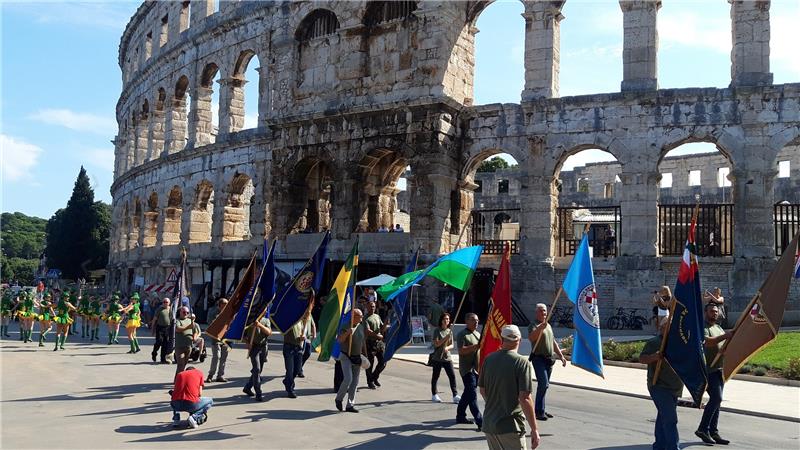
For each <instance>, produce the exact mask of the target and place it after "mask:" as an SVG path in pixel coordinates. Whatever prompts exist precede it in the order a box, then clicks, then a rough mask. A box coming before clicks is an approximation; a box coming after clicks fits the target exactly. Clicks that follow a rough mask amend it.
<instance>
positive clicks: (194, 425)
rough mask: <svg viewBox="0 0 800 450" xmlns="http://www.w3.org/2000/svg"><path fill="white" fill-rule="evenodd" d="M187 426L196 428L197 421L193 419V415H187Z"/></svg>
mask: <svg viewBox="0 0 800 450" xmlns="http://www.w3.org/2000/svg"><path fill="white" fill-rule="evenodd" d="M189 426H190V427H192V428H197V421H196V420H194V416H189Z"/></svg>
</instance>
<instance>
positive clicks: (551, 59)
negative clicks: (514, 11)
mask: <svg viewBox="0 0 800 450" xmlns="http://www.w3.org/2000/svg"><path fill="white" fill-rule="evenodd" d="M524 3H525V12H524V13H523V14H522V17H524V18H525V89H524V90H523V91H522V101H528V100H534V99H537V98H553V97H558V71H559V64H560V52H561V31H560V29H561V28H560V27H561V25H560V22H561V20H562V19H564V16H563V15H562V14H561V7H562V6H564V2H563V1H526V2H524Z"/></svg>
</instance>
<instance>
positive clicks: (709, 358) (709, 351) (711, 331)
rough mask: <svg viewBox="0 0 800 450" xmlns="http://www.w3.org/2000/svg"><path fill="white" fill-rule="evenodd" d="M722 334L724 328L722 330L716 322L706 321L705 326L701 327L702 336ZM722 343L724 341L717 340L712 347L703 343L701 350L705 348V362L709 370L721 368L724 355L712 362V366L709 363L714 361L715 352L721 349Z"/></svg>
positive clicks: (708, 336)
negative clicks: (709, 322)
mask: <svg viewBox="0 0 800 450" xmlns="http://www.w3.org/2000/svg"><path fill="white" fill-rule="evenodd" d="M723 334H725V330H723V329H722V327H721V326H719V325H717V324H714V325H709V324H708V323H706V326H705V328H703V336H704V337H706V338H710V337H717V336H722V335H723ZM724 343H725V341H719V342H718V343H717V345H716V346H714V347H706V346H705V345H704V346H703V350H705V354H706V364H707V367H708V371H709V372H713V371H715V370H720V369H722V360H723V359H725V357H724V356H720V357H719V359H718V360H717V362H716V363H714V365H713V366H712V365H711V363H712V362H713V361H714V358H716V357H717V353H719V351H720V350H722V345H723V344H724Z"/></svg>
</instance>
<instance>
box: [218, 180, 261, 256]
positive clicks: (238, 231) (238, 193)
mask: <svg viewBox="0 0 800 450" xmlns="http://www.w3.org/2000/svg"><path fill="white" fill-rule="evenodd" d="M254 192H255V191H254V189H253V181H252V180H251V179H250V177H248V176H247V175H244V174H241V173H239V174H236V176H234V177H233V180H232V181H231V184H230V186H228V199H227V202H226V203H225V211H224V213H223V218H222V220H223V222H222V240H223V241H246V240H248V239H250V202H251V201H252V198H253V195H254Z"/></svg>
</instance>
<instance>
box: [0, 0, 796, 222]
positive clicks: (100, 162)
mask: <svg viewBox="0 0 800 450" xmlns="http://www.w3.org/2000/svg"><path fill="white" fill-rule="evenodd" d="M0 1H2V4H1V5H0V14H2V18H1V19H0V20H1V21H2V23H1V24H0V25H1V27H2V60H1V61H0V64H1V65H0V67H2V80H1V81H0V89H1V91H0V102H2V103H1V104H0V114H2V116H1V117H0V126H1V127H2V129H0V145H2V151H3V154H2V206H1V207H0V209H2V211H21V212H24V213H26V214H30V215H36V216H39V217H44V218H49V217H50V216H51V215H52V214H53V212H55V210H56V209H58V208H60V207H63V206H64V205H66V202H67V200H68V199H69V195H70V193H71V191H72V185H73V183H74V181H75V177H76V176H77V173H78V170H79V168H80V166H81V164H83V165H84V166H85V167H86V169H87V171H88V173H89V176H90V178H91V180H92V184H93V185H94V187H95V196H96V198H97V199H100V200H104V201H107V202H110V201H111V196H110V194H109V187H110V185H111V181H112V176H113V157H114V153H113V145H112V144H111V143H110V140H111V139H113V137H114V135H115V134H116V122H115V118H114V114H115V106H116V102H117V99H118V97H119V92H120V89H121V78H120V70H119V66H118V65H117V50H118V45H119V38H120V36H121V34H122V31H123V29H124V27H125V24H126V23H127V21H128V19H129V18H130V16H131V14H132V13H133V12H134V11H135V10H136V8H137V7H138V5H139V3H138V2H125V1H114V2H89V3H65V2H54V1H51V2H42V3H34V2H30V1H25V2H21V1H20V2H14V1H5V0H0ZM663 3H664V6H663V7H662V8H661V11H660V13H659V35H660V52H659V84H660V86H661V87H662V88H672V87H710V86H716V87H725V86H727V85H728V83H729V79H730V46H731V44H730V18H729V11H730V10H729V8H730V5H729V4H728V3H727V1H725V0H693V1H691V2H690V1H681V0H667V1H664V2H663ZM521 12H522V5H521V3H519V2H518V1H517V0H511V1H500V2H497V3H495V4H493V5H491V6H490V7H489V8H487V9H486V11H484V12H483V14H482V15H481V16H480V18H479V20H478V28H479V29H480V30H481V31H480V33H479V34H478V37H477V43H476V45H477V50H476V51H477V55H476V65H477V67H476V86H475V99H476V103H477V104H483V103H495V102H518V101H519V95H520V91H521V90H522V86H523V73H524V69H523V50H524V22H523V20H522V18H521V16H520V13H521ZM563 13H564V16H566V18H565V19H564V20H563V21H562V22H561V95H562V96H568V95H578V94H591V93H598V92H616V91H618V90H619V83H620V81H621V79H622V56H621V54H622V12H621V10H620V7H619V3H618V1H616V0H613V1H610V0H592V1H589V0H568V1H567V3H566V5H565V6H564V10H563ZM771 15H772V45H771V54H772V59H771V70H772V72H773V73H774V77H775V83H787V82H800V58H798V57H797V56H796V51H797V50H796V47H795V48H792V45H795V46H796V43H797V42H800V27H798V26H797V24H800V2H798V1H797V0H773V2H772V8H771ZM793 52H795V53H794V56H793ZM256 66H257V63H254V62H251V64H250V68H249V69H250V71H249V72H248V79H251V78H252V75H253V73H254V72H253V70H254V68H255V67H256ZM256 84H257V83H248V84H247V85H246V89H247V92H246V98H254V97H253V96H254V95H255V92H256V90H257V85H256ZM254 103H255V102H248V103H247V104H246V109H247V116H248V117H247V119H248V120H247V123H248V124H252V123H254V120H253V119H254V117H255V115H256V112H255V104H254ZM684 147H686V149H685V148H684ZM684 147H681V149H678V150H684V151H703V150H709V147H707V146H706V147H703V146H702V145H700V146H699V147H698V146H695V147H688V146H684ZM710 150H713V147H711V148H710ZM598 153H599V154H598ZM602 159H603V155H602V152H592V151H587V152H584V153H581V154H579V155H576V156H574V157H572V160H570V161H568V163H567V164H566V165H565V167H567V168H569V167H572V166H574V165H576V164H583V163H586V162H588V161H597V160H602Z"/></svg>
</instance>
